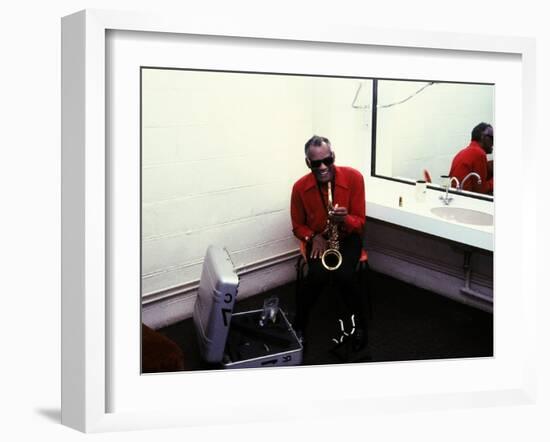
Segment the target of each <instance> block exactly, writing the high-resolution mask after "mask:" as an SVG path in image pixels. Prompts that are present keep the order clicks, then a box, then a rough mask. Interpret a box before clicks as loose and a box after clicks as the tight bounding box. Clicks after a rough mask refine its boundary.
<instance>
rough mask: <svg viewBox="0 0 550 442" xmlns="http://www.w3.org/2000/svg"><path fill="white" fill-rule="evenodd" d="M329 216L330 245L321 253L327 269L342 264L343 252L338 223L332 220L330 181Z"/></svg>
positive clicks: (332, 208)
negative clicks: (341, 251) (340, 249)
mask: <svg viewBox="0 0 550 442" xmlns="http://www.w3.org/2000/svg"><path fill="white" fill-rule="evenodd" d="M327 209H328V216H329V218H328V219H327V229H326V230H327V232H328V245H327V249H326V250H325V251H324V252H323V254H322V255H321V263H322V264H323V267H324V268H325V269H327V270H336V269H337V268H338V267H340V265H341V264H342V254H341V253H340V251H339V250H338V249H339V248H340V243H339V241H338V225H337V224H336V223H334V222H332V221H331V220H330V216H331V215H332V212H333V210H334V207H333V205H332V191H331V185H330V181H329V182H328V207H327Z"/></svg>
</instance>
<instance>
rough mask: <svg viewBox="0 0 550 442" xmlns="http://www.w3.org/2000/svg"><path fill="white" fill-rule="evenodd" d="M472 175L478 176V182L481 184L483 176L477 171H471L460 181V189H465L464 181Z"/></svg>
mask: <svg viewBox="0 0 550 442" xmlns="http://www.w3.org/2000/svg"><path fill="white" fill-rule="evenodd" d="M471 176H476V177H477V184H481V177H480V176H479V174H478V173H475V172H470V173H469V174H468V175H466V176H465V177H464V179H463V180H462V182H461V183H460V187H459V188H460V189H463V188H464V183H465V182H466V180H467V179H468V178H470V177H471Z"/></svg>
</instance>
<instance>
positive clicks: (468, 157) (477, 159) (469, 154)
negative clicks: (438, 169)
mask: <svg viewBox="0 0 550 442" xmlns="http://www.w3.org/2000/svg"><path fill="white" fill-rule="evenodd" d="M470 172H476V173H477V174H479V176H480V177H481V185H479V184H477V179H476V177H470V178H468V181H466V182H465V183H464V190H469V191H473V192H479V193H493V178H490V179H487V176H488V169H487V154H486V153H485V151H484V150H483V148H482V147H481V146H480V145H479V143H478V142H477V141H472V142H471V143H470V144H469V145H468V146H466V147H465V148H464V149H462V150H461V151H460V152H458V153H457V154H456V155H455V157H454V159H453V162H452V164H451V171H450V172H449V175H450V176H454V177H456V178H458V181H459V182H462V180H463V179H464V177H465V176H466V175H468V174H469V173H470Z"/></svg>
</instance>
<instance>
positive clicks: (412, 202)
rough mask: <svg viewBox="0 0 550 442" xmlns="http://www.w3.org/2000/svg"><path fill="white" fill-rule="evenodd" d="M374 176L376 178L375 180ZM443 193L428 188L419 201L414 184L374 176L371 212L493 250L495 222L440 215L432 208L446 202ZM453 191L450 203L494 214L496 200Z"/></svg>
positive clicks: (370, 187)
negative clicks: (484, 223)
mask: <svg viewBox="0 0 550 442" xmlns="http://www.w3.org/2000/svg"><path fill="white" fill-rule="evenodd" d="M372 180H376V181H375V182H373V181H372ZM369 181H370V182H369ZM383 181H385V182H383ZM369 184H370V185H369ZM374 184H375V185H374ZM441 195H444V193H443V192H440V191H436V190H433V189H428V190H427V191H426V199H425V201H423V202H417V201H416V198H415V187H414V186H413V185H406V184H402V183H396V182H392V181H388V180H380V179H375V178H373V179H371V180H368V181H367V183H366V198H367V216H369V217H371V218H375V219H379V220H381V221H385V222H388V223H392V224H395V225H399V226H403V227H407V228H410V229H413V230H417V231H420V232H424V233H428V234H430V235H435V236H438V237H442V238H446V239H449V240H452V241H455V242H458V243H462V244H467V245H470V246H473V247H477V248H480V249H484V250H489V251H493V249H494V235H493V234H494V224H493V225H490V226H481V225H472V224H463V223H459V222H456V221H450V220H446V219H443V218H440V217H439V216H437V215H435V214H433V213H432V212H431V211H430V210H431V209H432V208H434V207H442V206H445V205H444V204H443V202H442V201H441V200H440V199H439V197H440V196H441ZM449 195H451V196H452V197H453V200H452V201H451V203H450V204H449V206H448V207H460V208H467V209H473V210H478V211H481V212H485V213H489V214H491V215H493V202H492V201H485V200H480V199H476V198H470V197H467V196H461V195H456V194H449ZM399 196H401V197H402V201H403V203H402V206H401V207H399Z"/></svg>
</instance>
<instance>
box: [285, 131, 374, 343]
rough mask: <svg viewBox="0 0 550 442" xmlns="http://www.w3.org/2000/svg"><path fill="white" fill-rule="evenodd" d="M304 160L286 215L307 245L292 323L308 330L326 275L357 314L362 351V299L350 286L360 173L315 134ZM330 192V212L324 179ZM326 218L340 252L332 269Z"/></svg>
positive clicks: (358, 243) (361, 211)
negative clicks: (326, 262) (327, 259)
mask: <svg viewBox="0 0 550 442" xmlns="http://www.w3.org/2000/svg"><path fill="white" fill-rule="evenodd" d="M305 155H306V158H305V160H306V164H307V166H308V167H309V169H310V171H311V172H310V173H308V174H307V175H304V176H303V177H302V178H300V179H299V180H298V181H296V183H295V184H294V186H293V188H292V195H291V206H290V214H291V220H292V231H293V233H294V235H295V236H296V237H297V238H298V239H300V240H301V241H303V242H304V243H305V244H306V256H307V261H308V272H307V277H306V280H305V284H304V290H302V291H301V293H299V294H298V296H297V299H296V320H295V323H294V327H295V329H296V331H297V332H298V333H299V334H302V336H303V334H304V333H305V332H306V326H307V324H308V319H309V314H310V310H311V309H312V307H313V305H314V303H315V302H316V300H317V298H318V296H319V294H320V293H321V291H322V290H323V289H324V288H325V287H326V286H327V285H328V283H329V276H332V277H333V282H334V283H335V285H336V286H337V288H338V289H339V292H340V293H341V296H342V298H343V300H344V302H345V303H346V305H347V307H348V309H349V310H350V311H351V313H352V314H353V315H354V317H355V325H356V333H355V335H354V337H353V339H354V341H353V347H354V349H355V350H360V349H361V348H363V347H364V344H365V321H364V314H363V312H364V308H363V299H362V295H361V293H360V290H359V289H358V287H357V286H356V284H354V278H353V276H354V272H355V268H356V266H357V262H358V261H359V258H360V256H361V250H362V233H363V227H364V225H365V184H364V180H363V176H362V175H361V173H360V172H359V171H358V170H355V169H353V168H351V167H344V166H336V165H335V164H334V160H335V155H334V152H333V150H332V147H331V144H330V141H329V140H328V139H327V138H325V137H320V136H316V135H315V136H313V137H312V138H311V139H309V140H308V141H307V142H306V144H305ZM329 181H330V182H331V187H332V191H333V197H332V202H333V206H334V210H333V211H332V215H329V214H328V184H327V183H328V182H329ZM327 218H330V219H331V221H332V222H334V223H336V225H337V226H338V236H339V238H338V240H339V251H340V253H341V255H342V263H341V265H340V267H338V268H337V269H336V270H327V269H326V268H325V267H324V266H323V265H322V262H321V256H322V254H323V252H324V251H325V250H326V249H327V245H328V244H327V239H328V232H327V231H326V228H327Z"/></svg>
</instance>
